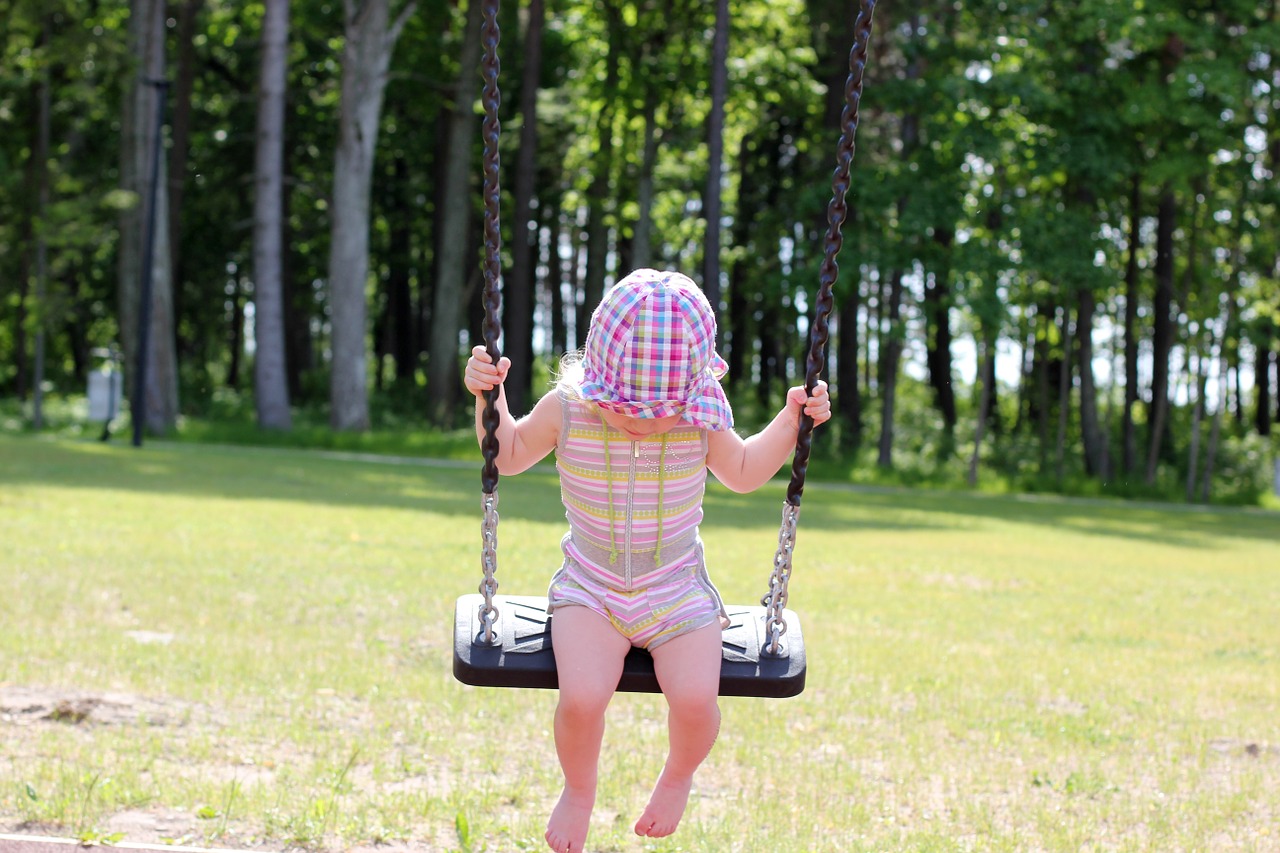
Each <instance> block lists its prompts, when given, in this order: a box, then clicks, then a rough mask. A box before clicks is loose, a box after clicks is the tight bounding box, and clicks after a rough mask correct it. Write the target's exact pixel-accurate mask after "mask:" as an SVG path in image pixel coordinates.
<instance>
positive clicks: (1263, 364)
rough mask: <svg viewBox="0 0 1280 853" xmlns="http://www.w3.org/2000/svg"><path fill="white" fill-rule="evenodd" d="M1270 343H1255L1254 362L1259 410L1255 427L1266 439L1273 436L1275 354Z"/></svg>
mask: <svg viewBox="0 0 1280 853" xmlns="http://www.w3.org/2000/svg"><path fill="white" fill-rule="evenodd" d="M1269 344H1270V341H1258V342H1256V343H1255V348H1256V353H1257V358H1256V359H1255V360H1254V367H1253V375H1254V383H1253V384H1254V386H1255V387H1256V388H1257V389H1258V400H1257V408H1255V409H1254V411H1253V425H1254V427H1255V428H1256V429H1257V430H1258V435H1260V436H1263V437H1264V438H1265V437H1267V436H1269V435H1271V365H1272V362H1273V361H1275V354H1274V353H1273V352H1272V351H1271V348H1270V346H1269Z"/></svg>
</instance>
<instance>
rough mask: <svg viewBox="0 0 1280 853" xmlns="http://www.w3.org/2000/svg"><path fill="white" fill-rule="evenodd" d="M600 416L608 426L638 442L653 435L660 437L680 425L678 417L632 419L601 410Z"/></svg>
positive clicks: (628, 416)
mask: <svg viewBox="0 0 1280 853" xmlns="http://www.w3.org/2000/svg"><path fill="white" fill-rule="evenodd" d="M600 416H601V417H602V418H604V422H605V423H607V424H608V425H609V426H611V427H613V428H614V429H616V430H617V431H618V432H620V433H622V434H623V435H624V436H626V437H627V438H628V439H629V440H631V441H640V440H642V439H646V438H649V437H651V436H655V435H662V434H663V433H664V432H667V431H668V430H670V429H671V428H672V427H674V426H675V425H676V424H678V423H680V416H679V415H668V416H667V417H665V418H633V417H631V416H630V415H620V414H618V413H617V412H611V411H609V410H608V409H605V408H601V409H600Z"/></svg>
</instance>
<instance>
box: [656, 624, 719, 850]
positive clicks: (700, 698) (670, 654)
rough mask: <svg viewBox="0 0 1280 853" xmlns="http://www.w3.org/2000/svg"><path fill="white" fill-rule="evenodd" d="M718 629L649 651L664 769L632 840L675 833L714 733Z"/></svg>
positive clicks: (713, 627) (704, 630)
mask: <svg viewBox="0 0 1280 853" xmlns="http://www.w3.org/2000/svg"><path fill="white" fill-rule="evenodd" d="M721 634H722V631H721V628H720V625H719V623H715V624H712V625H708V626H706V627H705V628H699V629H698V630H697V631H694V632H693V633H691V634H685V635H684V636H682V637H677V638H675V639H674V640H670V641H668V642H666V643H663V644H662V645H661V646H658V648H656V649H654V650H653V667H654V671H655V672H656V673H657V676H658V684H659V685H661V686H662V693H663V695H664V696H666V697H667V705H668V711H667V729H668V735H667V736H668V738H669V744H670V745H669V751H668V753H667V763H666V766H664V767H663V768H662V775H661V776H660V777H659V778H658V784H657V785H655V786H654V789H653V794H652V795H651V796H650V797H649V805H648V806H646V807H645V810H644V814H642V815H641V816H640V820H638V821H636V827H635V829H636V835H648V836H651V837H653V838H659V837H661V836H664V835H670V834H671V833H673V832H675V831H676V826H678V825H679V823H680V818H681V816H683V815H684V807H685V805H686V804H687V803H688V802H689V789H690V788H692V787H693V773H694V771H695V770H697V769H698V766H699V765H700V764H702V761H703V759H705V758H706V757H707V755H708V754H709V753H710V752H711V746H712V744H714V743H715V741H716V735H717V734H718V733H719V731H720V706H719V705H718V704H717V703H716V697H717V695H718V694H719V692H720V642H721Z"/></svg>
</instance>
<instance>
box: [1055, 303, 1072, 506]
mask: <svg viewBox="0 0 1280 853" xmlns="http://www.w3.org/2000/svg"><path fill="white" fill-rule="evenodd" d="M1072 332H1073V327H1072V325H1071V304H1070V303H1069V302H1068V303H1065V304H1064V305H1063V306H1062V360H1061V361H1060V362H1058V441H1057V444H1056V447H1055V450H1056V453H1057V466H1056V467H1057V476H1058V483H1059V484H1061V483H1062V481H1063V478H1064V477H1065V476H1066V470H1065V465H1066V456H1067V419H1068V416H1069V415H1070V413H1071V388H1072V386H1073V385H1074V384H1075V377H1074V375H1073V374H1072V370H1071V362H1072V359H1071V351H1072V347H1073V346H1074V345H1075V341H1074V337H1075V336H1074V335H1073V334H1072Z"/></svg>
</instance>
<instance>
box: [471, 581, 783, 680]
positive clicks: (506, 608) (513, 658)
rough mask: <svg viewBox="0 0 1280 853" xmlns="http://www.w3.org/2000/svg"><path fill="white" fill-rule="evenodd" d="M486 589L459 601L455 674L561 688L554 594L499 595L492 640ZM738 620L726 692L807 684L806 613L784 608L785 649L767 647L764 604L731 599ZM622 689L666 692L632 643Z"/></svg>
mask: <svg viewBox="0 0 1280 853" xmlns="http://www.w3.org/2000/svg"><path fill="white" fill-rule="evenodd" d="M482 601H483V597H482V596H481V595H480V594H479V593H472V594H471V595H464V596H462V597H460V598H459V599H458V603H457V606H456V608H455V610H454V618H453V675H454V677H455V678H457V679H458V680H459V681H461V682H462V683H463V684H471V685H475V686H477V687H533V688H544V689H549V690H552V689H555V688H556V687H557V686H558V684H559V682H558V680H557V678H556V660H555V655H554V653H553V651H552V649H551V619H552V618H553V617H551V616H549V615H548V614H547V599H546V598H545V597H541V596H527V595H495V596H494V598H493V603H494V606H496V607H497V608H498V612H499V615H498V622H497V624H496V625H495V628H494V633H495V635H496V637H497V638H499V639H500V640H501V642H500V643H494V644H492V645H490V644H488V643H485V641H484V638H483V637H482V636H481V633H482V631H483V625H482V624H481V622H480V605H481V603H482ZM725 610H726V611H727V612H728V614H729V620H730V626H729V627H728V628H726V629H725V631H724V641H723V646H722V647H723V651H724V654H723V657H722V659H721V663H720V695H721V696H760V697H766V698H775V699H781V698H786V697H788V696H795V695H797V694H799V693H800V692H801V691H803V690H804V678H805V669H806V666H805V653H804V638H803V636H802V634H801V631H800V618H799V617H798V616H797V615H796V614H795V612H794V611H791V610H787V609H784V610H783V613H782V615H783V619H785V620H786V623H787V631H786V633H785V634H784V635H783V637H782V646H783V649H782V654H781V655H779V656H774V655H769V654H767V653H765V652H764V647H765V644H766V643H767V642H768V639H769V636H768V632H767V630H766V626H765V608H764V607H762V606H760V605H754V606H735V605H726V607H725ZM618 690H619V691H621V692H624V693H660V692H662V689H661V688H660V687H659V686H658V679H657V677H656V676H655V675H654V672H653V658H651V657H650V656H649V653H648V652H646V651H643V650H641V649H632V650H631V651H630V652H629V653H628V654H627V659H626V661H625V663H624V664H623V669H622V678H621V679H619V681H618Z"/></svg>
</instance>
